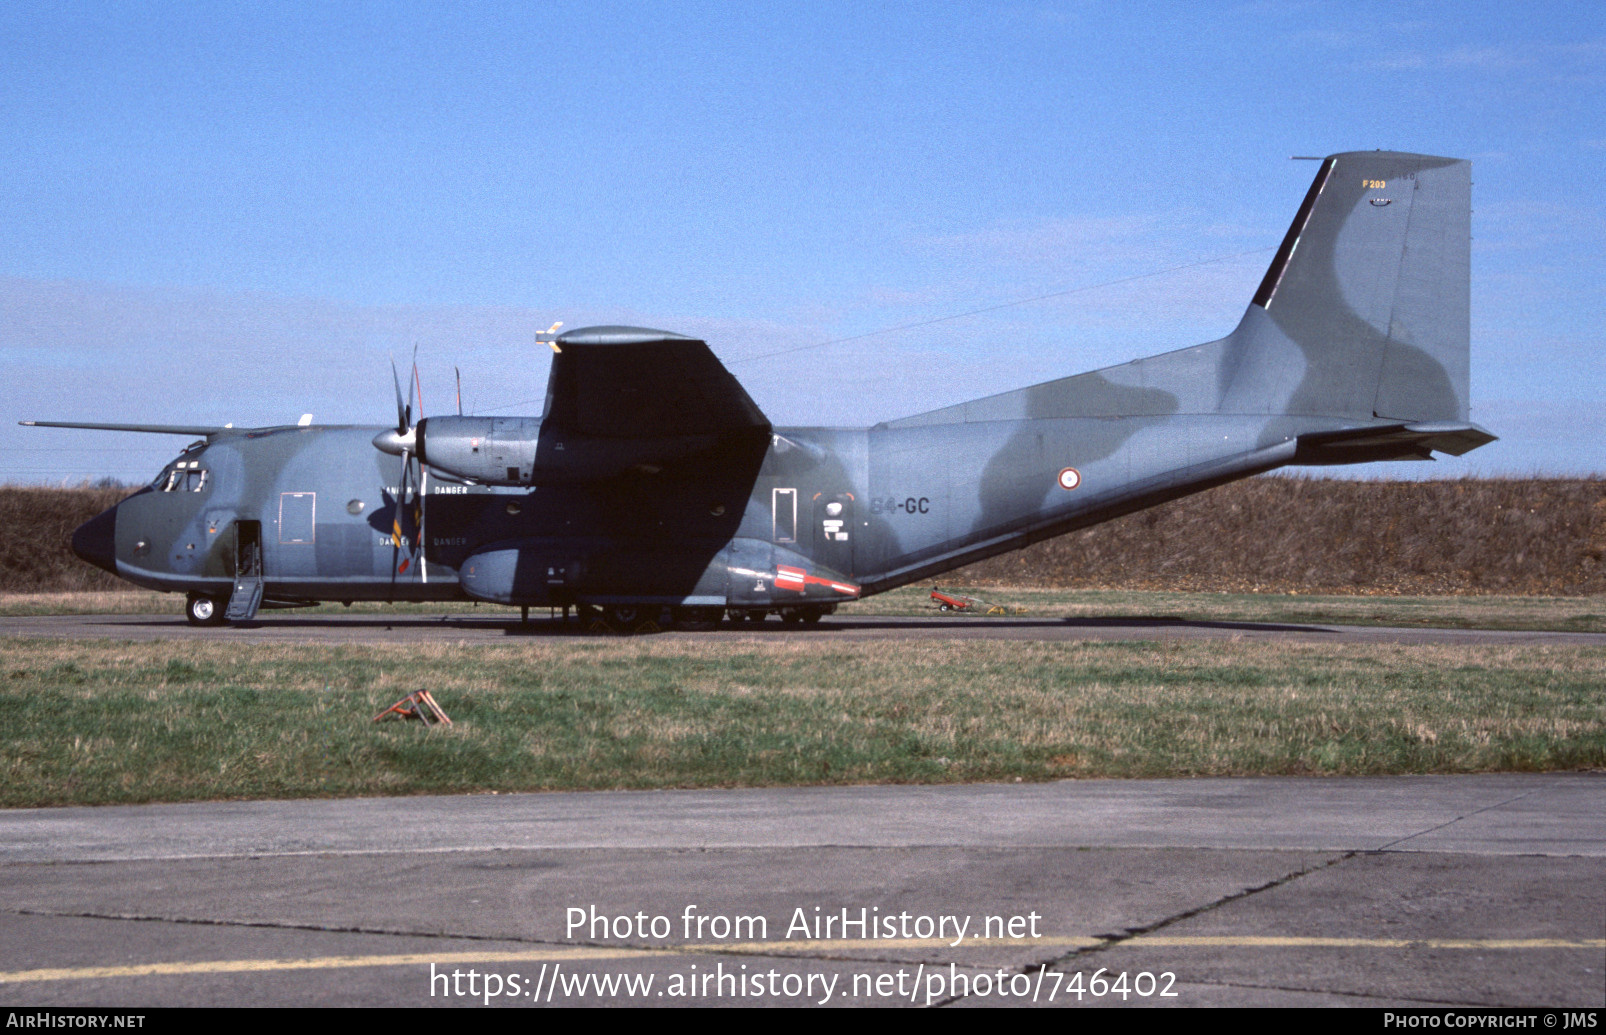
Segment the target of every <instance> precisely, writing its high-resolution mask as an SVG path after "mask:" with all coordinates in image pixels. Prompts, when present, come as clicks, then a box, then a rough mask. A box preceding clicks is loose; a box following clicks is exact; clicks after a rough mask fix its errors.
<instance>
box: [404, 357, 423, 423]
mask: <svg viewBox="0 0 1606 1035" xmlns="http://www.w3.org/2000/svg"><path fill="white" fill-rule="evenodd" d="M410 387H412V389H413V390H414V391H415V392H416V393H417V395H418V415H419V416H420V417H422V416H423V415H424V383H423V382H422V381H420V380H419V379H418V343H417V342H416V341H415V342H413V383H412V385H411V386H410ZM407 403H408V413H407V426H408V427H412V426H413V419H412V418H413V414H412V400H411V399H408V400H407Z"/></svg>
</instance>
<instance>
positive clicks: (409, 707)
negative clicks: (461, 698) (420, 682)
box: [374, 690, 452, 726]
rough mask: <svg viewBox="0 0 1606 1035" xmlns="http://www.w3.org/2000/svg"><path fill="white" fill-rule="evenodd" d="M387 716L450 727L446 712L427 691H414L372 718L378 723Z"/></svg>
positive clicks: (450, 721) (449, 719) (427, 724)
mask: <svg viewBox="0 0 1606 1035" xmlns="http://www.w3.org/2000/svg"><path fill="white" fill-rule="evenodd" d="M387 715H400V716H401V717H402V718H404V719H418V720H419V721H421V722H422V723H423V724H424V725H425V726H442V725H444V726H450V725H451V724H452V720H451V718H450V717H449V716H448V715H447V714H446V710H445V709H444V708H442V707H441V706H440V705H439V704H437V703H436V702H435V698H434V697H433V696H432V695H431V694H430V692H429V691H428V690H414V691H413V692H412V693H410V694H408V695H407V696H406V697H403V698H402V699H401V700H399V701H397V702H396V703H395V704H393V705H391V706H390V707H389V708H386V709H385V710H384V711H382V712H380V713H379V714H378V715H376V716H374V721H375V722H378V721H379V720H380V719H383V718H384V717H385V716H387Z"/></svg>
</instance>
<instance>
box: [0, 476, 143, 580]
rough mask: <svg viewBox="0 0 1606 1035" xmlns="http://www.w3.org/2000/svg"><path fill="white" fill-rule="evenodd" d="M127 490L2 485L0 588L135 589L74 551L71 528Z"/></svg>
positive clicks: (0, 504) (104, 507) (107, 505)
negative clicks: (74, 554) (80, 558)
mask: <svg viewBox="0 0 1606 1035" xmlns="http://www.w3.org/2000/svg"><path fill="white" fill-rule="evenodd" d="M130 491H132V490H129V489H44V488H23V487H21V486H16V485H0V530H3V533H4V534H3V535H0V592H3V593H49V592H70V591H74V590H85V589H133V588H134V587H133V586H131V585H129V584H128V583H127V582H124V581H123V580H122V579H119V578H116V577H115V576H112V575H109V574H107V573H106V572H104V571H101V570H100V569H99V568H96V567H94V566H92V565H89V564H85V563H84V562H83V561H80V560H79V559H78V558H77V557H74V556H73V552H72V533H73V529H75V528H77V527H78V526H79V525H81V524H83V523H84V522H85V521H88V520H89V519H90V518H92V517H94V516H95V515H96V514H99V513H100V512H101V511H103V510H105V509H106V508H107V507H109V506H111V505H112V504H113V503H116V502H117V501H118V500H120V499H122V498H123V497H125V496H127V495H128V494H129V492H130Z"/></svg>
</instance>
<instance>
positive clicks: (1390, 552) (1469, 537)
mask: <svg viewBox="0 0 1606 1035" xmlns="http://www.w3.org/2000/svg"><path fill="white" fill-rule="evenodd" d="M1603 555H1606V481H1602V480H1601V479H1598V478H1591V479H1572V480H1568V479H1515V478H1514V479H1486V480H1485V479H1470V478H1469V479H1463V480H1458V481H1420V482H1418V481H1412V482H1383V481H1341V480H1336V479H1325V478H1298V477H1270V478H1251V479H1249V480H1247V481H1242V482H1234V483H1233V484H1231V485H1224V486H1222V487H1221V488H1218V489H1212V490H1210V491H1209V492H1205V493H1202V494H1200V495H1197V496H1190V497H1188V498H1186V499H1181V500H1176V501H1174V502H1172V503H1167V504H1164V505H1163V506H1159V507H1155V508H1153V509H1151V510H1146V511H1140V512H1139V513H1136V514H1129V515H1128V516H1126V517H1123V518H1118V519H1116V520H1115V521H1111V522H1108V523H1106V524H1103V525H1099V526H1097V527H1094V528H1090V529H1086V530H1084V531H1081V532H1072V533H1071V534H1069V535H1064V536H1060V537H1059V538H1058V539H1050V540H1048V541H1046V542H1042V543H1038V544H1036V545H1035V546H1031V547H1028V548H1027V549H1025V550H1022V551H1019V552H1017V553H1013V554H1005V555H1003V556H1001V557H995V558H993V559H992V560H988V561H983V562H982V563H980V564H974V565H971V566H969V567H967V568H963V569H961V570H960V571H959V573H957V574H955V575H949V576H944V578H946V579H951V580H953V581H955V582H959V581H970V582H976V583H1003V584H1016V585H1041V586H1053V587H1061V588H1090V589H1091V588H1105V589H1115V588H1120V589H1166V590H1193V591H1207V592H1216V591H1227V592H1287V591H1290V590H1292V591H1296V592H1302V593H1386V594H1396V595H1414V594H1464V593H1510V594H1525V595H1555V596H1576V595H1585V594H1591V593H1601V592H1606V571H1603V567H1606V565H1603V563H1602V558H1603Z"/></svg>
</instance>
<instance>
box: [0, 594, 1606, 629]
mask: <svg viewBox="0 0 1606 1035" xmlns="http://www.w3.org/2000/svg"><path fill="white" fill-rule="evenodd" d="M942 586H943V589H944V590H945V591H946V590H948V589H949V588H950V586H949V585H948V584H947V583H943V584H942ZM959 591H960V592H965V593H973V594H976V595H978V596H981V597H985V598H986V599H987V600H989V601H994V602H996V603H998V604H1000V605H1003V606H1005V607H1006V608H1007V609H1009V610H1012V611H1013V610H1016V609H1024V611H1025V613H1026V614H1029V615H1032V616H1036V617H1063V618H1072V617H1076V618H1086V617H1103V618H1118V617H1144V618H1162V617H1163V618H1179V619H1186V620H1193V621H1232V622H1286V623H1313V624H1319V625H1389V626H1431V627H1439V628H1450V629H1525V630H1555V631H1559V632H1606V598H1603V597H1599V596H1581V597H1580V596H1570V597H1527V596H1430V597H1389V596H1303V595H1294V594H1283V593H1166V592H1147V591H1135V590H1057V589H1021V588H1011V587H998V586H971V587H963V586H962V587H959ZM929 593H930V587H929V586H928V585H924V584H922V585H920V586H909V587H905V588H904V589H900V590H894V591H893V592H891V593H883V594H881V595H879V596H874V597H871V598H869V599H868V600H861V601H857V602H855V603H853V604H849V605H846V606H844V607H843V609H842V611H841V614H842V615H844V616H852V615H922V614H926V615H929V614H935V613H936V612H935V611H934V610H933V605H932V603H931V601H930V599H929ZM183 610H184V598H183V597H181V596H179V595H177V594H174V593H150V592H145V591H143V590H133V591H111V592H83V593H0V615H47V614H171V615H181V614H183ZM351 612H358V613H364V612H366V613H386V612H393V613H413V614H420V613H422V614H443V613H452V612H475V613H479V614H495V615H507V616H509V617H513V616H516V615H517V613H518V612H517V611H516V610H514V609H511V608H502V607H495V606H492V605H488V604H487V605H480V606H479V607H478V608H476V607H475V605H473V604H471V603H452V604H355V605H353V606H352V607H351V608H350V609H347V608H344V607H341V606H340V605H339V604H324V605H321V606H320V607H317V608H308V609H303V610H297V611H264V612H263V613H262V620H263V621H269V622H271V621H274V620H276V619H278V618H284V617H294V616H295V615H303V614H309V613H310V614H319V613H322V614H344V613H351ZM535 613H536V614H537V615H541V614H544V613H545V612H544V611H543V610H542V609H539V608H537V609H535ZM976 620H977V621H985V620H986V619H984V618H977V619H976Z"/></svg>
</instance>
